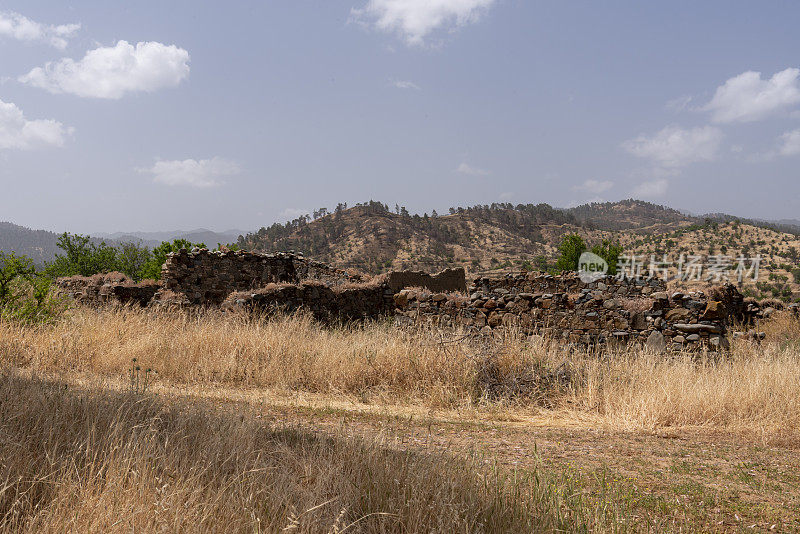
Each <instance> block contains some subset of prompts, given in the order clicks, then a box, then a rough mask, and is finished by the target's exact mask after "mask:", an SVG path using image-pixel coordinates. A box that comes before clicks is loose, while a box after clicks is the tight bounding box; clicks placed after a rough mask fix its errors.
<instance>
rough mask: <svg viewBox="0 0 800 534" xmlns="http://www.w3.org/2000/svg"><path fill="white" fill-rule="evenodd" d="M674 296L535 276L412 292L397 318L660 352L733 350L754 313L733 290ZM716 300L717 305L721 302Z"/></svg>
mask: <svg viewBox="0 0 800 534" xmlns="http://www.w3.org/2000/svg"><path fill="white" fill-rule="evenodd" d="M710 296H711V297H712V298H709V296H707V295H705V294H703V293H702V292H693V293H686V294H684V293H673V294H672V295H668V294H667V292H666V291H665V287H664V284H663V282H662V281H660V280H618V279H616V278H613V277H606V278H603V279H602V280H599V281H596V282H592V283H584V282H582V281H581V280H580V279H579V278H578V277H577V276H575V275H572V274H567V275H563V276H557V277H555V276H551V275H542V274H538V273H534V274H519V275H510V276H507V277H505V278H502V279H487V278H478V279H476V280H475V281H474V282H473V284H472V285H471V286H470V295H469V297H464V296H459V295H452V294H451V295H448V294H444V293H431V292H429V291H424V290H414V289H404V290H402V291H400V292H399V293H397V294H396V295H395V303H396V305H397V313H398V315H401V316H403V317H405V318H407V320H409V321H417V322H432V323H435V324H438V325H441V326H461V327H465V328H467V329H468V330H472V331H475V332H483V333H491V332H493V331H495V330H499V331H502V330H508V329H514V330H519V331H521V332H522V333H526V334H534V333H536V334H542V335H549V336H553V337H555V338H557V339H561V340H564V341H566V342H573V343H579V344H589V345H593V344H605V343H613V342H621V343H627V342H631V341H636V342H641V343H646V344H648V345H650V346H651V347H653V348H656V349H664V348H675V349H679V348H701V347H708V348H710V349H712V350H713V349H717V348H720V347H725V346H726V344H727V341H726V339H725V336H724V334H725V332H726V325H727V324H730V322H731V321H732V320H733V319H734V318H739V317H743V316H745V315H746V313H747V311H746V306H745V305H744V303H743V299H741V294H739V292H738V291H736V289H735V288H734V287H733V286H730V285H728V286H724V287H723V288H720V289H718V290H715V291H714V292H711V293H710ZM715 299H716V300H715Z"/></svg>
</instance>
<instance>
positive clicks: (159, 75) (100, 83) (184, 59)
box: [19, 41, 189, 99]
mask: <svg viewBox="0 0 800 534" xmlns="http://www.w3.org/2000/svg"><path fill="white" fill-rule="evenodd" d="M188 75H189V52H187V51H186V50H184V49H183V48H178V47H177V46H175V45H169V46H167V45H164V44H161V43H157V42H142V43H137V44H136V46H133V45H131V44H129V43H128V42H127V41H119V42H118V43H117V44H116V46H110V47H100V48H96V49H94V50H90V51H88V52H86V55H85V56H84V57H83V59H81V60H80V61H75V60H73V59H71V58H64V59H61V60H60V61H57V62H55V63H52V62H50V63H47V64H46V65H45V66H44V67H36V68H35V69H33V70H31V71H30V72H29V73H28V74H25V75H24V76H20V77H19V81H20V82H22V83H27V84H29V85H33V86H34V87H40V88H42V89H46V90H47V91H50V92H51V93H69V94H73V95H77V96H84V97H92V98H111V99H116V98H121V97H122V96H123V95H124V94H125V93H127V92H136V91H144V92H152V91H155V90H156V89H161V88H163V87H174V86H176V85H178V84H179V83H180V82H181V81H182V80H183V79H185V78H186V77H187V76H188Z"/></svg>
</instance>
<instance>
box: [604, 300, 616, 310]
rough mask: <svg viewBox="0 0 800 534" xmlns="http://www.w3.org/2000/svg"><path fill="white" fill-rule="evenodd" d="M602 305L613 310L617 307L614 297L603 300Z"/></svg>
mask: <svg viewBox="0 0 800 534" xmlns="http://www.w3.org/2000/svg"><path fill="white" fill-rule="evenodd" d="M603 307H604V308H605V309H607V310H613V309H614V308H616V307H617V301H616V300H615V299H608V300H605V301H604V302H603Z"/></svg>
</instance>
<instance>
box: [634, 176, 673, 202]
mask: <svg viewBox="0 0 800 534" xmlns="http://www.w3.org/2000/svg"><path fill="white" fill-rule="evenodd" d="M668 187H669V182H668V181H667V180H666V179H665V178H660V179H658V180H653V181H650V182H642V183H640V184H639V185H637V186H636V187H635V188H634V189H633V196H634V197H637V198H656V197H662V196H664V194H665V193H666V192H667V188H668Z"/></svg>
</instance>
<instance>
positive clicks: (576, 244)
mask: <svg viewBox="0 0 800 534" xmlns="http://www.w3.org/2000/svg"><path fill="white" fill-rule="evenodd" d="M558 250H559V252H560V253H561V255H560V256H559V258H558V261H557V262H556V269H558V270H559V271H575V270H577V269H578V259H579V258H580V257H581V254H583V252H584V251H585V250H586V243H584V242H583V238H582V237H581V236H579V235H578V234H569V235H565V236H564V239H563V240H562V241H561V245H560V246H559V247H558Z"/></svg>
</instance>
